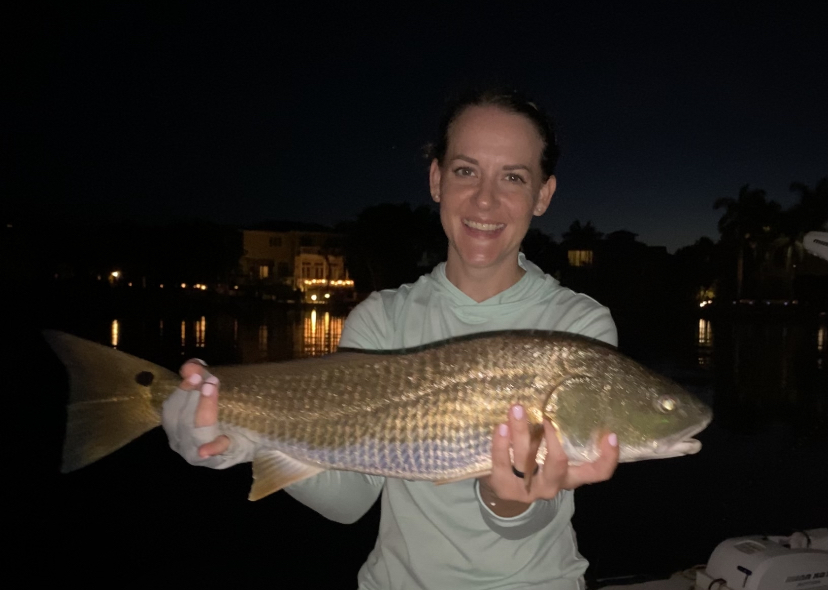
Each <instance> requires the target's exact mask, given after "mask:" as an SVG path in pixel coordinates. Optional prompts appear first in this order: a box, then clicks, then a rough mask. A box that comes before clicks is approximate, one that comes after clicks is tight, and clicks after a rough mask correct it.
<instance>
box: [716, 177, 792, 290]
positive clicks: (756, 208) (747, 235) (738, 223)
mask: <svg viewBox="0 0 828 590" xmlns="http://www.w3.org/2000/svg"><path fill="white" fill-rule="evenodd" d="M713 208H714V209H722V208H724V210H725V212H724V215H722V217H721V219H719V224H718V227H719V233H721V235H722V238H721V241H722V243H724V244H727V245H730V247H731V248H733V249H735V250H736V298H737V299H739V298H741V296H742V289H743V284H744V275H745V272H744V269H745V251H746V250H748V249H749V251H750V255H751V256H750V258H751V262H753V263H754V266H756V267H758V271H759V282H760V284H761V282H762V280H761V279H762V264H761V263H762V261H763V260H764V258H765V255H766V253H767V250H768V246H769V245H770V244H771V242H773V239H774V238H775V237H776V235H777V232H778V227H779V225H780V211H781V207H780V206H779V203H777V202H776V201H768V200H767V199H766V193H765V191H764V190H762V189H751V188H750V185H748V184H746V185H744V186H742V188H740V189H739V196H738V198H736V199H732V198H730V197H723V198H719V199H716V201H715V202H714V203H713Z"/></svg>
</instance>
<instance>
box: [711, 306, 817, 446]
mask: <svg viewBox="0 0 828 590" xmlns="http://www.w3.org/2000/svg"><path fill="white" fill-rule="evenodd" d="M714 322H715V323H716V342H715V346H714V348H713V358H714V366H715V371H714V373H713V376H714V378H715V396H716V407H715V408H714V413H715V414H716V416H717V419H718V420H720V423H722V424H724V425H725V426H726V427H727V428H729V429H733V430H738V431H754V430H756V429H759V428H763V427H765V426H767V425H769V424H772V423H774V422H779V421H782V422H787V423H793V424H796V425H797V426H798V427H800V430H801V431H810V432H812V433H815V432H818V431H819V430H820V429H821V428H823V427H824V426H826V425H828V404H826V400H825V396H824V392H825V391H828V372H826V366H825V356H826V350H825V325H824V323H817V322H814V321H813V320H810V321H808V320H807V319H804V318H796V319H787V318H785V319H780V318H768V317H761V318H749V319H748V318H732V319H720V320H714ZM700 329H701V328H700ZM700 340H701V332H700ZM700 346H701V344H700ZM700 351H701V348H700Z"/></svg>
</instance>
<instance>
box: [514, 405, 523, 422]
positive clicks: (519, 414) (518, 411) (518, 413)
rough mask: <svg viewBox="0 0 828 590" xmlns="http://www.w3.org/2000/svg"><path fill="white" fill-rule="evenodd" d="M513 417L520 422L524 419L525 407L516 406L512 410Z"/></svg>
mask: <svg viewBox="0 0 828 590" xmlns="http://www.w3.org/2000/svg"><path fill="white" fill-rule="evenodd" d="M512 416H514V417H515V418H517V419H518V420H520V419H521V418H523V406H515V407H513V408H512Z"/></svg>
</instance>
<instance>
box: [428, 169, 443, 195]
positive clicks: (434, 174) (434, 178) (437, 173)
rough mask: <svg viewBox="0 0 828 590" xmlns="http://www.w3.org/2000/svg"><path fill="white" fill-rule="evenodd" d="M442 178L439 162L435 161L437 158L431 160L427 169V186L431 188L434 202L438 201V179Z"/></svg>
mask: <svg viewBox="0 0 828 590" xmlns="http://www.w3.org/2000/svg"><path fill="white" fill-rule="evenodd" d="M441 178H442V171H441V170H440V164H439V163H437V158H434V159H433V160H432V161H431V168H429V171H428V186H429V189H430V190H431V198H432V199H434V202H435V203H439V202H440V179H441Z"/></svg>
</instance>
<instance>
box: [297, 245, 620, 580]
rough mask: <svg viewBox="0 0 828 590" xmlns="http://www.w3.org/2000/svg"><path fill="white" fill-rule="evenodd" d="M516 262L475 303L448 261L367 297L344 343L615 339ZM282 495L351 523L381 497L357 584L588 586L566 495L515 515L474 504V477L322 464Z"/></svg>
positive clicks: (598, 312) (602, 313)
mask: <svg viewBox="0 0 828 590" xmlns="http://www.w3.org/2000/svg"><path fill="white" fill-rule="evenodd" d="M519 264H520V265H521V266H522V267H523V268H524V269H525V270H526V274H525V275H524V276H523V278H522V279H521V280H520V281H518V283H517V284H515V285H514V286H512V287H511V288H509V289H507V290H506V291H503V292H502V293H500V294H498V295H496V296H495V297H492V298H491V299H488V300H486V301H483V302H481V303H477V302H475V301H474V300H473V299H471V298H470V297H468V296H467V295H465V294H464V293H463V292H461V291H460V290H459V289H458V288H457V287H455V286H454V285H453V284H452V283H451V282H449V280H448V279H447V278H446V274H445V264H444V263H443V264H440V265H438V266H437V267H436V268H435V269H434V270H433V271H432V272H431V274H429V275H425V276H423V277H421V278H420V279H419V280H418V281H417V282H416V283H413V284H411V285H403V286H402V287H400V288H399V289H393V290H388V291H381V292H378V293H373V294H372V295H371V296H370V297H368V299H366V300H365V301H364V302H363V303H361V304H360V305H359V306H357V307H356V308H355V309H354V310H353V312H352V313H351V314H350V315H349V316H348V319H347V320H346V322H345V327H344V329H343V331H342V338H341V340H340V346H342V347H353V348H364V349H374V350H388V349H397V348H407V347H412V346H419V345H421V344H426V343H429V342H433V341H436V340H442V339H445V338H450V337H454V336H461V335H464V334H471V333H475V332H486V331H491V330H507V329H529V328H532V329H543V330H560V331H566V332H575V333H578V334H584V335H586V336H591V337H592V338H597V339H600V340H603V341H605V342H608V343H610V344H612V345H617V333H616V329H615V324H614V323H613V321H612V318H611V317H610V313H609V310H607V308H605V307H603V306H601V305H600V304H598V303H597V302H596V301H595V300H593V299H591V298H589V297H587V296H585V295H580V294H577V293H574V292H573V291H571V290H569V289H566V288H564V287H561V286H560V284H559V283H558V281H556V280H555V279H554V278H552V277H550V276H549V275H545V274H544V273H543V271H541V270H540V269H539V268H538V267H537V266H535V265H534V264H532V263H531V262H528V261H527V260H526V259H525V258H524V257H523V255H522V254H521V255H520V258H519ZM503 418H504V420H505V419H506V416H504V417H503ZM286 491H287V492H288V493H289V494H290V495H291V496H293V497H294V498H296V499H297V500H299V501H300V502H302V503H303V504H305V505H307V506H309V507H310V508H312V509H314V510H316V511H317V512H319V513H320V514H322V515H323V516H325V517H327V518H330V519H332V520H335V521H337V522H343V523H350V522H354V521H356V520H358V519H359V518H360V517H361V516H362V515H363V514H365V512H366V511H367V510H368V509H369V508H370V507H371V505H372V504H373V503H374V501H375V500H376V498H377V496H378V495H379V494H380V493H382V513H381V517H380V530H379V538H378V539H377V544H376V546H375V547H374V550H373V551H372V552H371V554H370V555H369V556H368V560H367V561H366V562H365V565H363V566H362V569H361V570H360V572H359V575H358V581H359V588H360V589H364V590H380V589H381V590H391V589H394V590H403V589H405V590H408V589H415V588H416V589H421V588H422V589H429V590H443V589H445V590H449V589H451V590H466V589H472V588H474V589H475V590H486V589H490V588H491V589H493V588H499V589H502V588H515V589H517V588H538V589H540V588H544V589H547V590H559V589H560V590H564V589H565V590H575V589H579V590H580V589H583V573H584V571H585V570H586V567H587V562H586V560H585V559H584V558H583V557H581V555H580V554H579V553H578V550H577V544H576V541H575V533H574V531H573V529H572V525H571V523H570V520H571V518H572V514H573V513H574V503H573V493H572V492H570V491H564V492H561V493H560V494H558V496H557V497H556V498H555V499H553V500H549V501H537V502H535V503H534V504H532V506H531V507H530V508H529V509H528V510H527V511H526V512H524V513H523V514H521V515H519V516H517V517H515V518H501V517H499V516H497V515H495V514H494V513H493V512H491V511H490V510H489V509H488V508H487V507H486V506H485V504H484V503H483V502H482V501H481V500H480V497H479V494H478V493H477V481H476V480H467V481H461V482H457V483H453V484H446V485H441V486H435V485H434V484H432V483H430V482H410V481H405V480H400V479H393V478H388V479H386V478H383V477H376V476H367V475H362V474H359V473H352V472H342V471H328V472H324V473H321V474H319V475H317V476H315V477H313V478H310V479H308V480H305V481H302V482H299V483H297V484H294V485H291V486H289V487H288V488H286Z"/></svg>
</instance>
